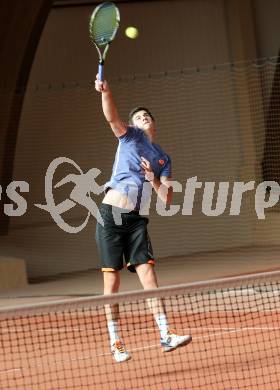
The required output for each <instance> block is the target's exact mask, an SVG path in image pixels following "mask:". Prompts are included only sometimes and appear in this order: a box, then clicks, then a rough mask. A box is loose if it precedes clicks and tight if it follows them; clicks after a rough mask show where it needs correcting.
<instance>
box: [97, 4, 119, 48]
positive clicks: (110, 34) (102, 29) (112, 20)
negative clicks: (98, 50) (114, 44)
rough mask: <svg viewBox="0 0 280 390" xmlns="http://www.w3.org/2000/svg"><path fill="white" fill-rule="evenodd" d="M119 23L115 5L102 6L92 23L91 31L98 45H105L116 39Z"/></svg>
mask: <svg viewBox="0 0 280 390" xmlns="http://www.w3.org/2000/svg"><path fill="white" fill-rule="evenodd" d="M118 25H119V18H118V14H117V10H116V7H115V6H108V7H103V8H101V9H100V10H99V11H98V12H97V13H96V15H95V16H94V18H93V19H92V22H91V24H90V33H91V37H92V39H93V40H94V42H95V43H96V44H97V45H98V46H104V45H106V44H107V43H109V42H111V41H112V39H114V36H115V34H116V32H117V28H118Z"/></svg>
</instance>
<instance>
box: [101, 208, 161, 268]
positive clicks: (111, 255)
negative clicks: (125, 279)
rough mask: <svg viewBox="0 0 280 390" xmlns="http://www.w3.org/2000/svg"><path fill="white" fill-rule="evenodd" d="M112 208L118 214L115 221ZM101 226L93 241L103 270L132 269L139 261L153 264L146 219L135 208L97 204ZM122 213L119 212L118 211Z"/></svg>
mask: <svg viewBox="0 0 280 390" xmlns="http://www.w3.org/2000/svg"><path fill="white" fill-rule="evenodd" d="M113 209H114V210H115V211H117V213H119V215H120V216H121V217H120V218H121V219H120V221H119V223H117V224H116V223H115V219H114V215H113ZM99 211H100V214H101V216H102V219H103V222H104V226H102V225H101V224H99V223H97V225H96V234H95V238H96V243H97V247H98V251H99V254H100V257H101V266H102V271H116V270H121V269H122V268H123V266H124V261H125V263H126V267H127V268H128V269H129V271H131V272H136V271H135V266H136V265H138V264H147V263H148V264H154V255H153V249H152V245H151V241H150V238H149V235H148V231H147V224H148V222H149V220H148V218H145V217H143V216H142V215H139V213H138V212H137V211H130V212H127V210H123V209H119V208H117V207H113V206H111V205H108V204H104V203H102V204H101V206H100V210H99ZM120 213H121V214H120Z"/></svg>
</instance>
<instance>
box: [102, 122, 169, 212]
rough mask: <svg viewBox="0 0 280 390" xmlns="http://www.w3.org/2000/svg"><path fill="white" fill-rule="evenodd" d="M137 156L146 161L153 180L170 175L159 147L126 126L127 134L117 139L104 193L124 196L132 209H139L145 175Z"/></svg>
mask: <svg viewBox="0 0 280 390" xmlns="http://www.w3.org/2000/svg"><path fill="white" fill-rule="evenodd" d="M141 157H144V158H145V159H147V160H148V161H149V162H150V164H151V167H152V170H153V172H154V175H155V177H156V178H158V179H160V177H161V176H169V177H170V176H171V160H170V157H169V156H168V155H167V154H166V153H165V152H164V151H163V150H162V149H161V147H160V146H159V145H157V144H154V143H152V142H150V140H149V138H148V137H147V135H146V134H145V133H144V131H143V130H141V129H139V128H137V127H132V126H128V127H127V132H126V133H125V134H124V135H122V136H121V137H119V145H118V149H117V152H116V156H115V162H114V165H113V172H112V176H111V179H110V181H108V182H107V183H106V184H105V192H106V191H107V190H108V189H109V188H114V189H116V190H117V191H119V192H121V193H122V194H125V195H126V196H128V197H129V199H130V200H131V201H132V203H133V204H134V205H135V209H136V210H137V209H139V207H140V203H141V197H142V192H143V185H144V182H145V172H144V171H143V169H142V168H141V166H140V164H141V162H142V160H141Z"/></svg>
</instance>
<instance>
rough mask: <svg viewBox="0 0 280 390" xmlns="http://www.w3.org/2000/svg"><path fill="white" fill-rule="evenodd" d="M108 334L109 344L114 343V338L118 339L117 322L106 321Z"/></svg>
mask: <svg viewBox="0 0 280 390" xmlns="http://www.w3.org/2000/svg"><path fill="white" fill-rule="evenodd" d="M107 326H108V331H109V336H110V343H111V345H113V344H115V342H116V340H119V336H118V323H117V321H108V322H107Z"/></svg>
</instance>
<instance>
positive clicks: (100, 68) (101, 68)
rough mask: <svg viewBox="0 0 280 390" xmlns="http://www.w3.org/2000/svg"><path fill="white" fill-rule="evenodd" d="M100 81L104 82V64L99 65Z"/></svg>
mask: <svg viewBox="0 0 280 390" xmlns="http://www.w3.org/2000/svg"><path fill="white" fill-rule="evenodd" d="M98 80H99V81H103V80H104V65H103V64H99V65H98Z"/></svg>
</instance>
